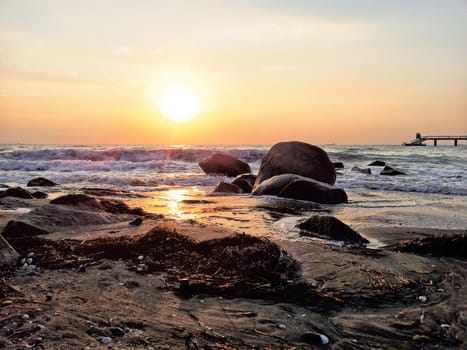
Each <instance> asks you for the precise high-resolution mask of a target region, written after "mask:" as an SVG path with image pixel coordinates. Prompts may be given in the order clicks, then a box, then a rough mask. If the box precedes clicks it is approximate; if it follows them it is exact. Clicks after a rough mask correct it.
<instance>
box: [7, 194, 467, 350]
mask: <svg viewBox="0 0 467 350" xmlns="http://www.w3.org/2000/svg"><path fill="white" fill-rule="evenodd" d="M46 202H47V201H42V202H39V201H37V200H31V201H23V202H22V205H24V206H30V207H39V206H42V205H44V204H45V203H46ZM11 205H12V206H14V205H18V203H16V204H14V203H11ZM18 206H19V205H18ZM18 215H22V214H21V213H20V212H15V211H11V212H7V213H6V212H5V211H3V212H2V215H1V216H0V227H1V228H3V227H4V226H5V225H6V223H7V222H8V221H9V220H11V219H13V218H14V217H17V216H18ZM154 227H159V228H160V232H159V231H158V232H159V233H157V235H155V236H150V235H148V234H147V232H148V231H150V230H151V229H152V228H154ZM446 232H447V231H445V230H427V229H424V228H413V227H410V228H409V227H377V228H369V227H367V228H365V229H362V230H361V231H360V233H362V234H363V235H364V236H365V237H367V238H369V239H370V241H372V242H378V246H379V248H378V249H367V248H364V247H350V246H339V245H336V244H330V243H327V242H325V241H320V240H314V239H306V238H304V239H303V240H301V241H295V242H294V241H290V240H280V239H275V240H274V241H271V240H263V239H262V238H248V237H249V236H242V237H243V238H240V239H239V238H238V236H237V240H234V243H232V245H231V246H230V248H229V250H227V251H226V250H222V249H220V248H219V242H220V241H219V240H222V239H230V238H229V237H231V236H232V234H233V233H234V232H233V231H231V230H228V229H226V228H223V227H219V226H216V225H205V224H200V223H197V222H194V221H187V222H177V221H173V220H165V219H161V218H154V217H148V218H145V219H144V220H143V223H142V225H140V226H131V225H128V221H121V222H114V223H111V224H105V225H94V226H89V225H86V226H72V227H68V228H57V229H56V230H54V232H52V233H51V234H49V235H46V236H41V237H40V238H41V239H45V241H42V240H37V238H30V239H23V240H20V241H16V242H12V245H13V246H14V247H15V248H16V249H17V250H18V252H19V253H20V254H21V257H22V258H27V256H28V254H29V255H31V254H30V253H34V255H33V256H32V259H33V263H37V265H38V266H39V267H40V269H28V268H18V269H16V270H15V271H12V272H11V273H5V272H4V273H3V277H2V279H1V281H2V288H1V289H0V292H1V293H2V294H1V295H0V305H1V306H0V325H1V327H0V328H1V331H0V348H2V347H3V348H8V349H24V348H32V349H99V348H112V349H150V348H154V349H198V348H206V349H249V348H260V349H262V348H274V349H276V348H278V349H279V348H283V349H293V348H295V349H297V348H305V349H307V348H310V349H314V348H317V349H320V348H329V349H374V348H379V349H394V348H406V349H440V348H441V349H460V348H463V347H465V346H466V345H467V331H466V329H467V316H466V315H467V304H466V302H465V295H466V292H467V290H466V283H465V282H466V271H467V270H466V267H467V263H466V260H465V257H464V258H458V257H457V258H453V257H446V256H444V257H437V256H432V255H430V254H423V255H417V254H413V253H402V252H397V251H394V249H393V247H394V245H397V244H398V243H400V242H402V241H407V240H412V239H414V238H416V237H417V238H418V237H426V236H437V235H440V234H442V233H446ZM448 233H449V234H452V235H460V234H465V233H466V232H465V230H463V231H462V230H457V231H449V232H448ZM165 235H167V236H165ZM170 235H174V236H170ZM151 237H153V238H154V239H159V238H160V237H162V238H164V239H165V240H167V238H170V239H169V241H170V240H175V241H176V242H181V243H180V245H179V246H178V247H179V248H180V250H179V251H182V249H183V251H185V249H186V251H187V252H188V253H186V254H180V255H177V254H174V252H176V251H175V250H157V249H156V248H157V247H151V246H150V245H149V244H145V242H148V239H150V238H151ZM64 238H67V239H72V240H68V241H63V239H64ZM96 239H98V240H97V241H95V240H96ZM99 239H100V240H99ZM186 239H188V241H187V240H186ZM12 241H14V239H13V240H12ZM44 242H45V243H44ZM51 242H52V243H51ZM121 242H125V244H128V245H126V246H124V247H125V248H126V249H123V250H121V251H120V250H119V252H120V253H119V254H113V255H112V254H111V255H105V254H104V255H102V254H101V252H100V251H99V249H97V250H94V251H93V250H92V248H93V247H104V246H105V245H112V246H113V247H115V245H116V244H117V245H119V244H121ZM160 242H162V241H160ZM223 242H224V243H225V241H223ZM241 242H248V244H246V243H241ZM224 243H222V244H223V245H225V244H224ZM99 244H102V245H101V246H99ZM162 246H163V244H161V243H160V244H159V247H162ZM38 247H40V248H44V247H49V248H50V247H55V248H56V249H52V248H50V249H38ZM83 247H88V248H89V249H88V250H86V249H84V248H83ZM174 247H175V246H174ZM255 247H258V249H260V248H261V249H262V251H270V252H271V256H272V257H273V258H274V259H277V260H271V261H277V262H284V261H287V262H289V263H290V264H289V265H287V264H285V265H284V266H285V267H286V268H285V269H284V266H282V265H281V264H276V265H271V266H274V268H271V269H270V271H268V269H266V268H264V266H263V268H260V267H259V268H258V271H259V272H258V275H252V274H249V273H247V272H245V271H249V270H248V267H249V265H248V264H250V263H251V264H253V263H258V262H264V261H267V259H269V255H267V256H266V255H265V256H260V255H258V254H259V252H260V250H254V249H255ZM265 247H266V248H267V249H266V248H265ZM274 247H277V248H278V250H276V249H275V248H274ZM67 249H70V250H67ZM167 249H168V248H167ZM209 249H211V250H209ZM252 249H253V250H252ZM142 251H144V252H145V253H144V254H143V253H141V252H142ZM277 251H279V252H281V253H280V254H276V253H277ZM204 252H208V254H206V255H203V254H204ZM226 254H227V255H226ZM229 254H230V255H229ZM274 254H276V255H277V256H276V255H274ZM140 256H143V258H142V259H140ZM215 257H217V258H219V257H220V258H223V261H219V260H215ZM224 257H234V259H238V265H239V267H241V268H240V269H237V267H235V266H233V267H232V266H230V265H229V266H230V270H228V269H227V267H226V266H227V259H226V258H224ZM247 257H257V259H250V260H246V258H247ZM284 257H285V260H284ZM146 259H152V260H146ZM203 259H204V260H203ZM139 261H140V262H141V261H142V262H143V263H145V265H146V266H148V268H147V269H142V270H141V271H138V264H139ZM234 261H236V260H234ZM293 261H296V262H298V264H299V266H300V269H299V270H298V271H293V266H295V265H293ZM41 262H42V264H43V265H42V266H41ZM155 263H158V264H159V265H157V266H158V267H159V268H155V267H154V266H156V265H154V264H155ZM213 263H216V264H218V265H219V266H220V267H223V270H221V271H214V272H213V273H211V274H208V273H206V271H208V270H204V269H206V268H208V267H212V264H213ZM224 263H225V264H226V265H225V266H224ZM151 264H153V265H151ZM233 265H235V264H233ZM151 266H153V267H154V268H151ZM252 266H253V265H252ZM243 267H245V268H244V269H243ZM276 267H277V270H276ZM195 268H196V269H195ZM232 271H233V272H232ZM213 276H215V277H213ZM319 334H321V335H325V336H326V337H327V338H328V339H329V344H327V345H321V344H320V342H321V339H320V338H319V336H318V338H317V337H316V335H319ZM108 338H109V339H108ZM103 340H104V342H105V340H110V342H109V343H108V344H106V345H103V344H102V343H101V342H102V341H103Z"/></svg>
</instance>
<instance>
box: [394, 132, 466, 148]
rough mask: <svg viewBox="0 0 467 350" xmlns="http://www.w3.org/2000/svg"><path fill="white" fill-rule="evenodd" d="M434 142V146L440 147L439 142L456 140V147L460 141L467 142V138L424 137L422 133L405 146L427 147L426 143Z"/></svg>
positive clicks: (417, 134)
mask: <svg viewBox="0 0 467 350" xmlns="http://www.w3.org/2000/svg"><path fill="white" fill-rule="evenodd" d="M428 140H433V146H437V145H438V141H446V140H454V146H457V143H458V141H459V140H467V135H465V136H422V134H421V133H419V132H417V133H416V134H415V139H414V140H412V141H410V142H404V143H403V145H404V146H426V144H425V143H423V142H425V141H428Z"/></svg>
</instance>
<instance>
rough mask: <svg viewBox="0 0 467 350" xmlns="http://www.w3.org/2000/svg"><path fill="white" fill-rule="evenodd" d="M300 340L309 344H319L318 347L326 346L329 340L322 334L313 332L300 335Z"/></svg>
mask: <svg viewBox="0 0 467 350" xmlns="http://www.w3.org/2000/svg"><path fill="white" fill-rule="evenodd" d="M302 340H304V341H305V342H307V343H309V344H320V345H326V344H329V338H328V337H327V336H325V335H324V334H319V333H313V332H307V333H305V334H304V335H302Z"/></svg>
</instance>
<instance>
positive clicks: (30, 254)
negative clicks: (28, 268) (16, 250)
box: [26, 252, 34, 258]
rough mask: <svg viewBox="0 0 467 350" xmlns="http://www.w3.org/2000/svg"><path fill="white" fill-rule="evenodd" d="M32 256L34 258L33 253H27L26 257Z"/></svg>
mask: <svg viewBox="0 0 467 350" xmlns="http://www.w3.org/2000/svg"><path fill="white" fill-rule="evenodd" d="M33 256H34V252H30V253H28V255H26V257H28V258H32V257H33Z"/></svg>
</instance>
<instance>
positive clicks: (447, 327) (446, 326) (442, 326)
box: [440, 323, 451, 329]
mask: <svg viewBox="0 0 467 350" xmlns="http://www.w3.org/2000/svg"><path fill="white" fill-rule="evenodd" d="M440 327H441V328H443V329H449V328H451V326H450V325H448V324H447V323H443V324H441V325H440Z"/></svg>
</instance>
